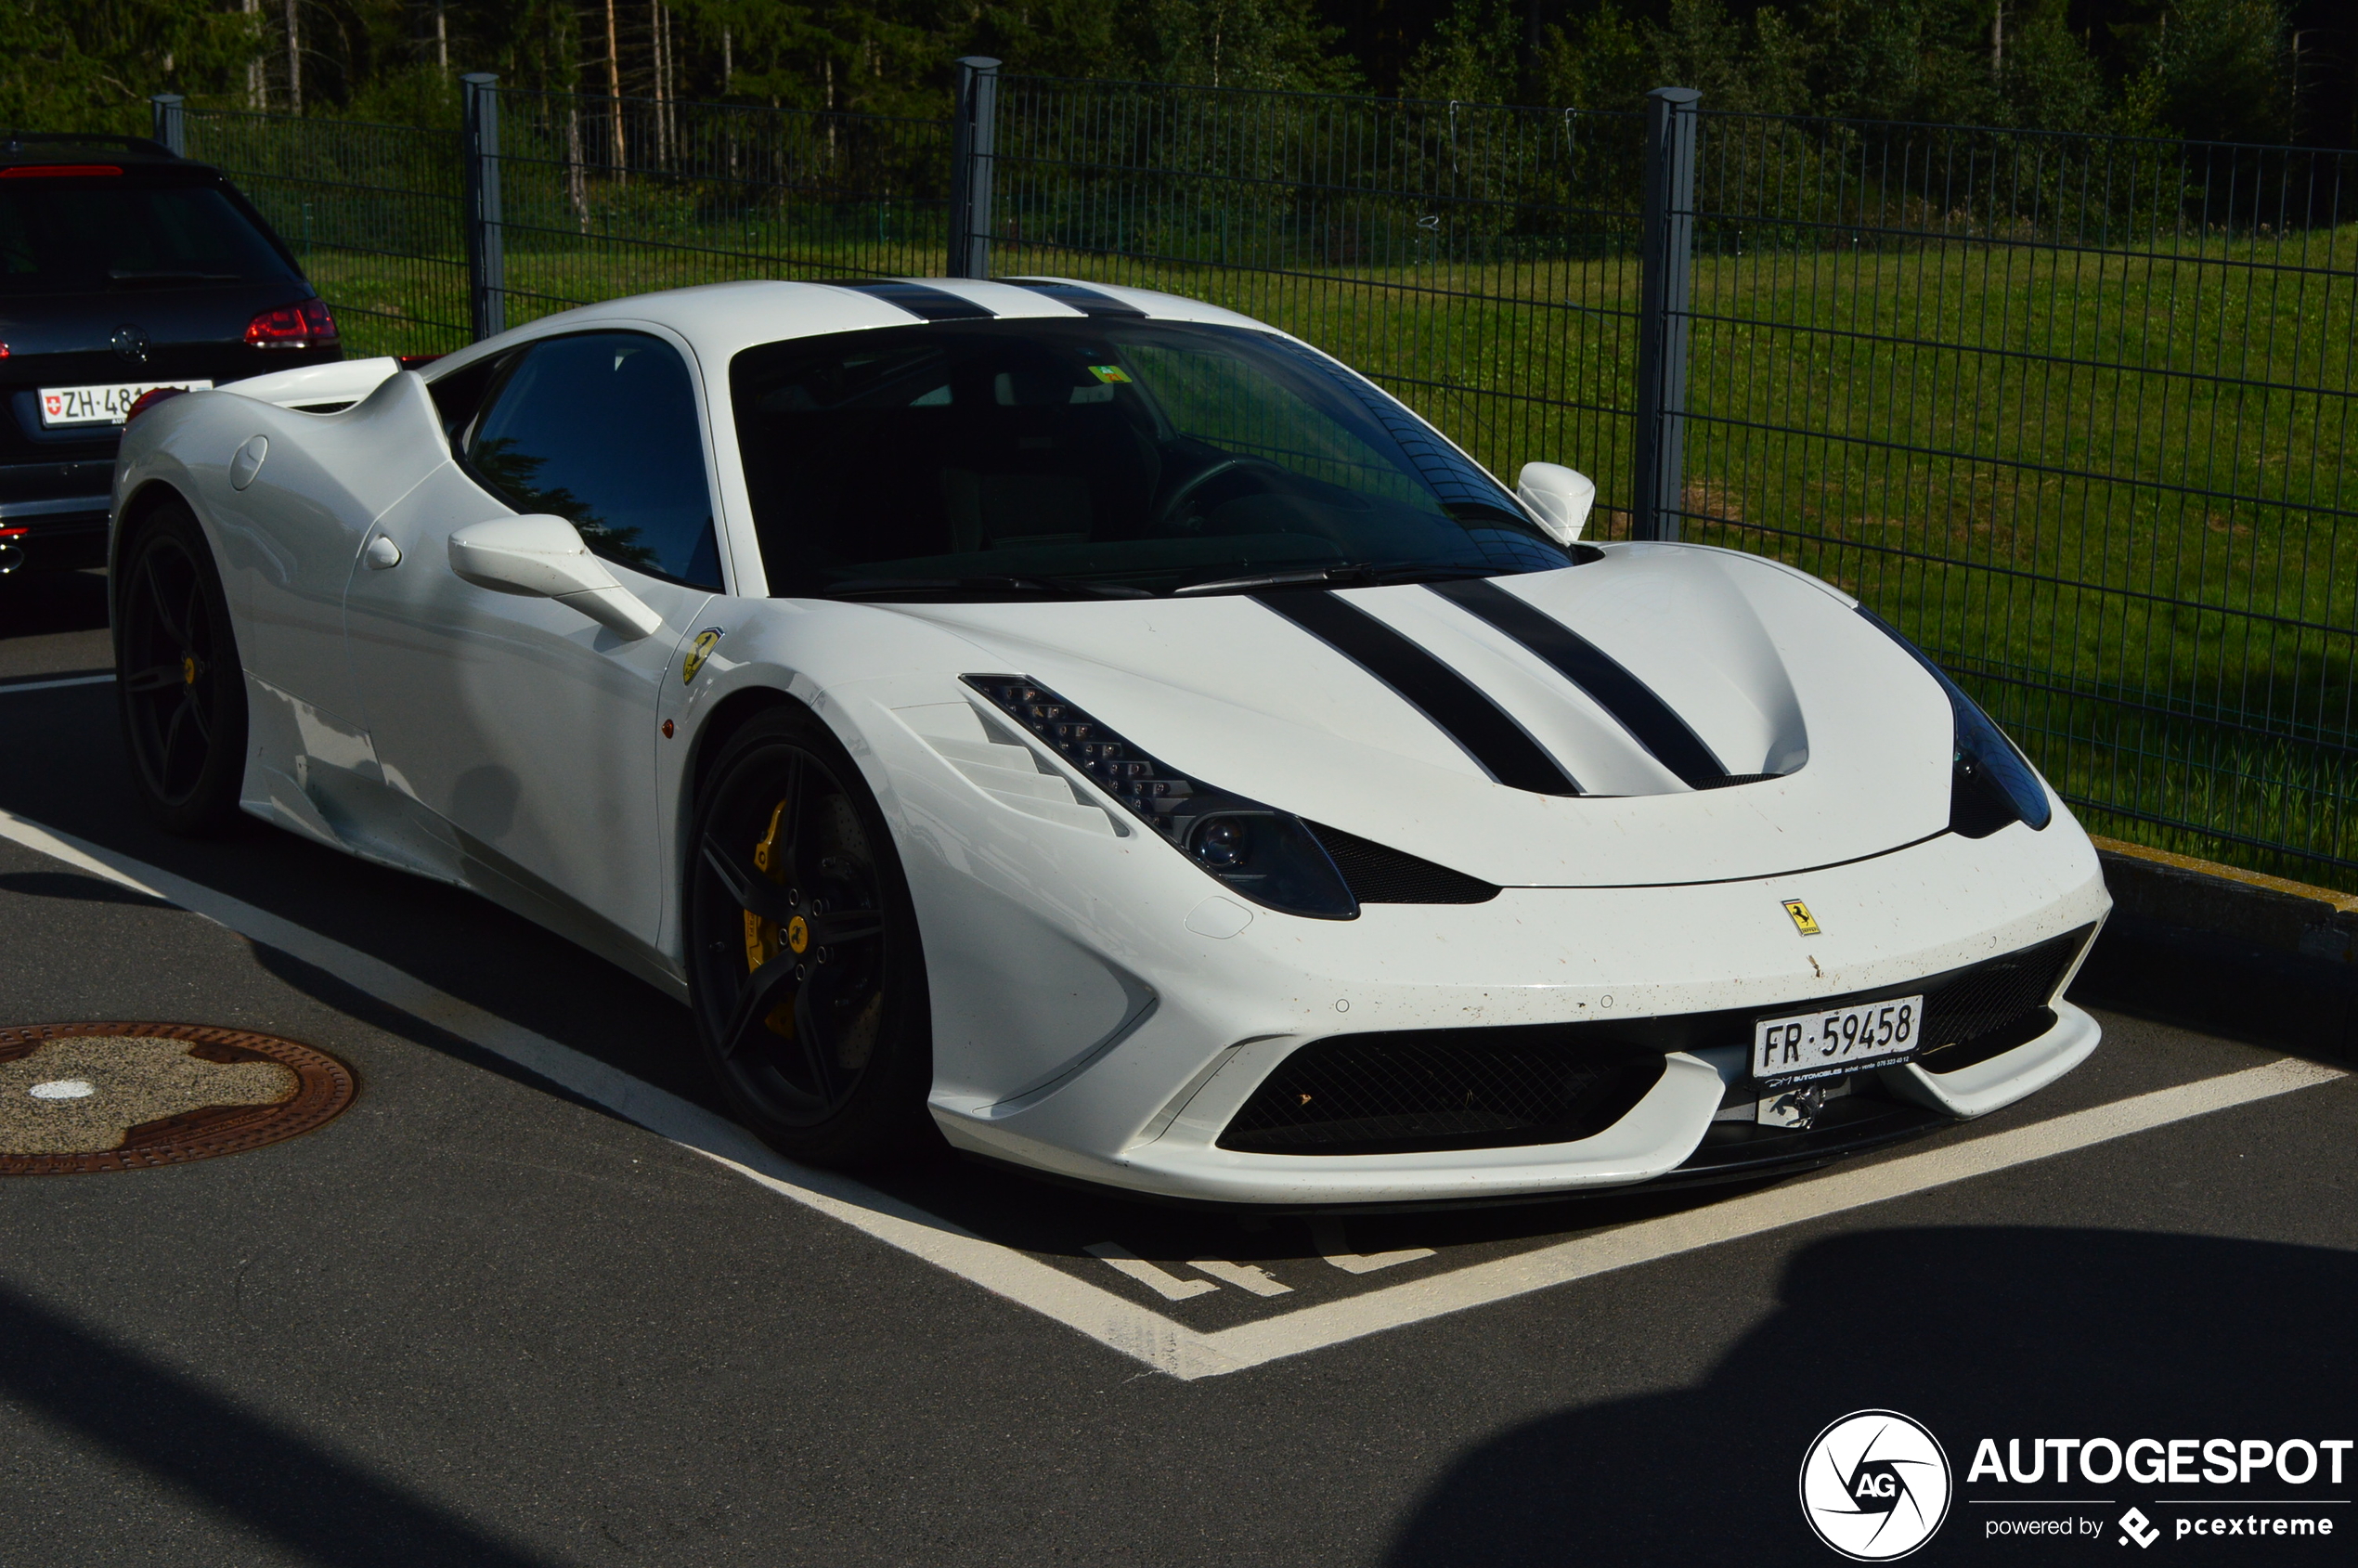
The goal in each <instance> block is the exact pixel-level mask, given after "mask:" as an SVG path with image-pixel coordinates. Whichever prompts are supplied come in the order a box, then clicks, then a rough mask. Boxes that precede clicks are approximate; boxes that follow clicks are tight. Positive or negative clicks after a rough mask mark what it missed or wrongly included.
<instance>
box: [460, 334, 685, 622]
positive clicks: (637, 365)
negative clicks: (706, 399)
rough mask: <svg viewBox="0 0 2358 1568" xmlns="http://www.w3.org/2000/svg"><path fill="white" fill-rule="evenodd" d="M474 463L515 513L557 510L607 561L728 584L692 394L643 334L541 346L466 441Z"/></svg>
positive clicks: (676, 363) (673, 356) (666, 352)
mask: <svg viewBox="0 0 2358 1568" xmlns="http://www.w3.org/2000/svg"><path fill="white" fill-rule="evenodd" d="M465 457H466V461H467V466H468V467H469V468H471V469H473V471H474V474H475V477H476V478H478V479H480V480H481V481H482V482H483V483H484V484H485V485H486V486H487V487H489V488H490V489H491V490H492V491H493V493H495V494H496V495H498V496H499V498H500V499H502V500H504V501H506V502H507V503H508V504H509V505H510V506H512V507H514V508H515V509H516V510H517V511H518V512H554V513H556V515H558V516H560V517H562V518H564V519H565V520H566V521H567V522H569V523H571V524H573V525H574V526H575V527H577V528H579V529H580V530H581V537H582V539H583V540H584V541H585V542H586V543H588V545H589V548H590V549H591V550H593V551H597V552H598V553H599V554H601V555H602V556H605V557H606V558H607V559H608V560H612V561H618V562H621V563H622V564H625V565H628V566H635V567H637V568H638V569H640V570H641V571H644V572H653V573H655V574H657V575H658V576H661V577H670V578H672V579H673V580H675V581H678V582H684V583H690V584H693V586H695V587H697V588H710V589H718V588H719V586H720V554H719V547H718V546H717V545H716V544H715V543H714V540H713V534H712V506H711V501H710V499H709V498H710V496H711V489H710V487H709V486H708V485H707V484H706V478H705V463H704V440H703V437H702V435H701V434H700V433H699V432H698V430H697V425H696V398H695V390H694V388H693V385H692V384H691V382H689V380H688V368H687V366H686V365H684V364H682V363H681V362H680V356H679V355H678V354H677V353H675V352H674V351H673V350H672V348H671V345H670V344H668V343H664V342H663V341H662V340H660V339H658V338H652V337H648V336H646V335H645V334H644V333H641V332H584V333H582V334H580V335H578V336H576V337H564V338H550V339H546V340H544V341H542V342H540V343H534V344H533V345H532V346H531V347H529V348H527V349H525V351H524V355H523V357H522V359H521V360H520V361H518V362H516V364H515V366H514V369H512V370H511V371H510V372H509V373H508V375H507V376H506V378H505V379H504V380H502V381H501V382H500V383H499V389H498V390H497V391H496V392H495V393H493V395H492V398H491V406H490V407H489V408H487V409H486V410H485V412H484V414H483V417H482V418H480V419H479V420H477V421H475V425H474V429H473V433H472V434H469V435H468V437H467V448H466V453H465Z"/></svg>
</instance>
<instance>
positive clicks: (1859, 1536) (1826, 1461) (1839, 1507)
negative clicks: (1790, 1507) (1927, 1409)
mask: <svg viewBox="0 0 2358 1568" xmlns="http://www.w3.org/2000/svg"><path fill="white" fill-rule="evenodd" d="M1950 1490H1951V1484H1950V1474H1949V1456H1948V1455H1947V1454H1945V1453H1943V1452H1942V1451H1941V1447H1940V1443H1939V1440H1938V1439H1937V1438H1935V1437H1934V1436H1933V1435H1932V1433H1931V1432H1927V1431H1926V1430H1925V1429H1924V1425H1923V1424H1922V1423H1921V1422H1918V1421H1915V1420H1913V1419H1910V1418H1909V1417H1906V1416H1903V1415H1901V1414H1900V1413H1899V1412H1898V1411H1897V1410H1857V1411H1853V1412H1852V1413H1851V1414H1849V1415H1847V1416H1845V1417H1843V1418H1842V1419H1840V1420H1838V1421H1836V1422H1834V1423H1833V1425H1831V1426H1829V1427H1827V1428H1826V1430H1825V1431H1823V1432H1820V1433H1819V1434H1818V1436H1817V1439H1816V1440H1815V1441H1814V1442H1812V1443H1811V1444H1810V1445H1809V1451H1808V1453H1807V1454H1806V1455H1804V1456H1803V1457H1802V1460H1801V1513H1802V1517H1803V1518H1805V1519H1807V1520H1808V1521H1809V1528H1810V1529H1812V1530H1814V1531H1816V1532H1817V1534H1818V1538H1819V1539H1820V1540H1821V1541H1823V1542H1825V1543H1826V1545H1828V1546H1830V1547H1832V1548H1833V1549H1834V1550H1836V1551H1838V1552H1840V1553H1841V1554H1842V1555H1843V1556H1845V1557H1846V1558H1849V1559H1850V1560H1851V1561H1852V1562H1891V1561H1892V1560H1893V1559H1894V1558H1900V1557H1905V1556H1907V1555H1908V1554H1909V1553H1910V1552H1911V1551H1913V1550H1915V1549H1917V1548H1918V1547H1920V1546H1922V1545H1924V1543H1925V1542H1926V1541H1928V1540H1930V1539H1932V1537H1933V1533H1934V1532H1935V1531H1937V1530H1938V1529H1939V1528H1940V1522H1941V1521H1942V1520H1944V1519H1946V1518H1948V1517H1949V1501H1950Z"/></svg>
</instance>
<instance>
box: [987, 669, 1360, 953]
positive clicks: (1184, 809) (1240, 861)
mask: <svg viewBox="0 0 2358 1568" xmlns="http://www.w3.org/2000/svg"><path fill="white" fill-rule="evenodd" d="M965 682H966V684H967V685H969V686H971V687H973V688H974V689H975V690H976V691H978V692H980V693H982V694H983V695H984V696H985V697H988V698H989V699H990V700H991V706H993V707H996V708H997V709H998V710H999V711H1000V712H1002V713H1004V714H1005V715H1006V716H1007V717H1008V718H1010V719H1014V720H1015V721H1016V722H1017V723H1018V724H1020V725H1022V726H1023V727H1024V729H1025V730H1027V731H1029V732H1030V733H1031V734H1033V735H1036V736H1038V737H1039V738H1040V740H1041V741H1042V742H1043V744H1044V745H1049V746H1052V747H1054V748H1055V749H1056V754H1057V755H1058V756H1060V757H1062V758H1065V759H1066V760H1067V761H1068V762H1070V763H1071V764H1072V765H1073V767H1074V768H1076V769H1078V770H1079V771H1081V772H1082V773H1083V774H1086V775H1087V776H1088V778H1089V780H1090V782H1091V783H1093V784H1095V785H1096V786H1097V787H1098V788H1099V789H1101V790H1103V791H1104V792H1105V793H1106V794H1108V795H1109V796H1111V797H1113V798H1114V800H1115V801H1116V802H1118V803H1119V804H1120V805H1121V807H1122V809H1123V810H1127V811H1128V812H1129V813H1130V814H1131V815H1132V816H1134V817H1135V818H1137V819H1138V820H1139V821H1140V822H1142V823H1146V824H1147V826H1148V827H1150V828H1152V829H1154V831H1155V832H1156V833H1157V834H1158V835H1160V836H1161V837H1162V838H1163V839H1164V840H1166V841H1167V842H1168V843H1169V844H1170V845H1171V846H1172V847H1173V849H1177V850H1178V851H1179V852H1180V853H1181V854H1183V855H1185V856H1186V857H1187V859H1189V860H1190V861H1193V862H1195V863H1196V865H1197V866H1198V868H1199V869H1200V870H1202V871H1203V872H1204V873H1205V874H1206V875H1209V876H1211V877H1212V878H1214V879H1215V880H1217V881H1218V882H1220V884H1221V885H1222V886H1224V887H1226V888H1233V889H1234V890H1235V891H1237V892H1238V893H1241V894H1243V895H1244V896H1245V897H1246V898H1248V899H1250V900H1251V901H1253V902H1255V903H1257V904H1261V905H1263V906H1265V907H1266V908H1269V909H1274V910H1279V911H1282V912H1283V913H1285V914H1302V915H1307V916H1309V917H1311V918H1312V919H1315V920H1352V919H1355V918H1357V916H1358V914H1359V901H1358V900H1357V899H1355V898H1354V897H1352V893H1351V888H1350V887H1349V886H1348V885H1347V884H1346V883H1345V882H1344V881H1343V879H1342V873H1341V872H1339V871H1337V870H1336V869H1335V862H1334V861H1333V860H1332V858H1330V857H1329V856H1328V853H1327V851H1326V849H1324V848H1323V847H1321V846H1320V844H1319V843H1318V841H1317V839H1315V838H1314V837H1312V836H1311V834H1310V830H1309V829H1308V828H1306V827H1304V826H1302V819H1301V818H1299V817H1297V816H1295V815H1294V814H1293V813H1292V812H1290V811H1280V810H1276V808H1275V807H1270V806H1263V805H1262V804H1261V803H1260V802H1259V801H1257V800H1248V799H1246V798H1245V797H1243V796H1241V795H1231V794H1229V793H1228V792H1227V791H1226V790H1224V789H1215V788H1213V787H1212V786H1211V785H1210V784H1205V783H1204V782H1203V781H1202V780H1201V779H1196V778H1190V777H1188V776H1187V775H1186V774H1185V773H1182V772H1180V771H1177V770H1176V769H1173V768H1167V767H1165V766H1164V765H1163V764H1161V763H1160V762H1158V761H1156V760H1155V759H1154V758H1151V757H1149V756H1147V754H1146V753H1145V752H1144V751H1142V750H1140V749H1139V748H1138V747H1136V746H1134V745H1131V744H1130V743H1129V742H1128V741H1126V740H1124V739H1122V738H1121V735H1119V734H1117V733H1115V732H1113V731H1112V730H1110V729H1108V727H1107V726H1105V725H1104V724H1102V723H1100V722H1098V721H1097V720H1096V719H1093V718H1091V717H1090V716H1089V715H1088V714H1086V713H1084V712H1082V710H1081V709H1080V708H1078V707H1075V706H1073V705H1072V704H1070V703H1069V702H1067V701H1065V700H1064V698H1062V697H1060V696H1058V695H1056V693H1054V692H1052V691H1050V690H1048V688H1047V687H1045V686H1043V685H1041V684H1040V683H1039V682H1038V681H1036V680H1026V679H1025V678H1024V677H1022V676H1020V675H969V676H967V677H965Z"/></svg>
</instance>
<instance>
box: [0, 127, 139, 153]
mask: <svg viewBox="0 0 2358 1568" xmlns="http://www.w3.org/2000/svg"><path fill="white" fill-rule="evenodd" d="M29 146H35V147H42V148H51V147H119V148H121V149H123V150H124V151H126V152H147V153H153V154H156V155H157V156H159V157H163V158H172V157H175V156H177V155H176V154H175V153H174V152H173V150H172V149H170V148H168V147H166V146H164V145H163V143H162V142H160V141H155V140H151V139H150V138H149V137H147V136H102V135H100V134H98V133H97V132H90V133H86V134H85V133H84V132H80V131H9V132H7V133H6V135H5V137H0V158H14V157H16V156H17V155H18V154H19V153H21V152H23V151H24V150H25V149H27V148H28V147H29Z"/></svg>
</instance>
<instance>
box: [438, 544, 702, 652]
mask: <svg viewBox="0 0 2358 1568" xmlns="http://www.w3.org/2000/svg"><path fill="white" fill-rule="evenodd" d="M450 569H451V571H453V572H455V573H457V574H458V575H459V576H460V577H463V578H465V579H466V580H467V581H468V582H471V583H473V584H474V585H475V586H476V587H477V588H487V589H490V590H494V591H495V592H499V593H519V594H525V595H527V596H529V597H531V598H535V599H553V600H555V601H556V602H557V603H560V604H564V605H566V606H569V607H570V608H572V609H576V610H578V611H580V612H581V613H582V614H583V615H585V616H589V618H590V619H591V620H593V621H596V622H597V623H598V624H599V625H600V626H602V627H604V628H606V629H608V630H609V631H612V632H614V633H615V635H616V636H618V637H624V638H628V639H630V640H632V641H637V640H638V639H639V638H641V637H648V636H652V635H653V634H654V633H655V632H656V631H658V630H660V629H662V627H663V617H662V616H658V615H656V614H655V613H654V611H653V610H651V609H649V608H648V607H647V605H646V603H645V602H644V601H642V600H641V599H640V598H639V596H638V595H637V594H634V593H632V592H631V591H630V590H628V589H627V588H625V587H623V586H622V585H621V584H620V583H618V582H616V581H615V580H614V574H613V573H612V572H609V571H607V570H606V564H605V563H604V562H602V561H601V560H599V559H598V558H597V557H596V556H594V555H592V554H590V553H589V546H588V545H585V544H583V543H582V542H581V536H580V534H579V533H577V532H576V531H575V529H574V526H573V525H572V524H570V523H568V522H566V521H565V520H564V518H562V517H552V516H551V515H549V514H548V513H546V512H542V513H538V514H535V515H532V516H527V517H500V518H495V519H494V520H493V521H491V522H489V523H476V524H473V525H470V526H468V527H464V528H460V530H458V531H457V532H456V533H454V534H452V535H451V536H450Z"/></svg>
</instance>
